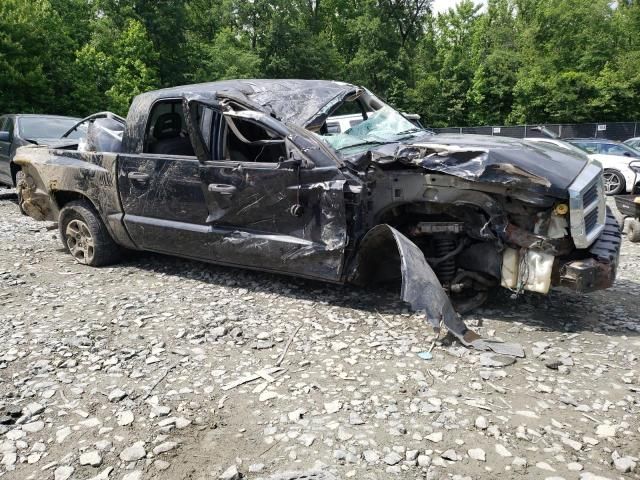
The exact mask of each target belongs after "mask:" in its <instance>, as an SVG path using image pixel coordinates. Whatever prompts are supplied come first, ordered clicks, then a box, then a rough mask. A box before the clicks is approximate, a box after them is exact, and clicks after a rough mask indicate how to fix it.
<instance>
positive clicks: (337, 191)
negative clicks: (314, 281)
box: [185, 101, 347, 281]
mask: <svg viewBox="0 0 640 480" xmlns="http://www.w3.org/2000/svg"><path fill="white" fill-rule="evenodd" d="M185 107H186V110H187V112H188V116H189V119H190V122H191V124H192V125H210V128H209V129H206V128H190V133H191V135H192V140H193V143H194V145H196V153H197V155H198V158H199V160H200V177H201V180H202V190H203V192H204V197H205V199H206V205H207V218H206V222H207V223H208V224H209V225H210V226H211V228H212V231H211V242H210V244H211V248H212V252H211V255H212V258H213V259H214V261H216V262H219V263H224V264H229V265H238V266H245V267H250V268H256V269H261V270H267V271H276V272H282V273H289V274H295V275H299V276H305V277H310V278H318V279H323V280H328V281H339V280H340V276H341V274H342V266H343V257H344V250H345V246H346V243H347V234H346V232H347V230H346V220H345V207H344V198H343V197H344V193H343V187H344V184H345V179H344V176H343V175H342V172H341V171H340V170H339V169H338V168H337V166H336V165H335V164H332V165H323V166H319V165H313V164H312V163H311V162H309V161H308V159H307V158H305V155H304V154H303V153H302V152H301V151H300V150H298V149H297V148H296V146H295V145H294V143H293V142H292V141H291V140H290V139H289V138H288V137H287V133H288V129H287V128H286V127H285V126H284V125H283V124H281V123H280V122H278V121H277V120H275V119H273V118H271V117H268V116H266V115H263V114H261V113H258V112H255V111H249V110H245V111H241V112H237V113H231V112H229V111H228V110H229V109H228V108H225V107H221V106H220V105H216V104H211V103H206V104H205V103H199V102H197V101H190V102H186V105H185ZM223 110H227V111H225V112H223Z"/></svg>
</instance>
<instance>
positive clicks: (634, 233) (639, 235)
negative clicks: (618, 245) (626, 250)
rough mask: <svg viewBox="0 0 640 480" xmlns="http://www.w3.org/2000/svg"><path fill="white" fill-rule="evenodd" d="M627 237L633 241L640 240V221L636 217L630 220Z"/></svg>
mask: <svg viewBox="0 0 640 480" xmlns="http://www.w3.org/2000/svg"><path fill="white" fill-rule="evenodd" d="M628 228H629V230H628V233H627V238H628V239H629V241H631V242H640V221H638V220H636V219H635V218H633V219H631V221H630V222H629V227H628Z"/></svg>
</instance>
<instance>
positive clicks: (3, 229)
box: [0, 191, 640, 480]
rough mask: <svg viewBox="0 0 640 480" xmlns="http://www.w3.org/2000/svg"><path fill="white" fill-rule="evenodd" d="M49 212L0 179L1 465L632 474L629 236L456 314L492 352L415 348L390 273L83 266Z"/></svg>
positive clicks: (81, 471)
mask: <svg viewBox="0 0 640 480" xmlns="http://www.w3.org/2000/svg"><path fill="white" fill-rule="evenodd" d="M50 226H51V224H47V223H38V222H35V221H32V220H31V219H29V218H27V217H23V216H21V215H20V214H19V213H18V211H17V207H16V204H15V200H14V199H13V198H12V196H11V195H10V194H8V192H7V191H4V192H3V191H0V477H3V478H7V479H21V480H22V479H37V480H39V479H55V480H65V479H80V480H86V479H94V480H98V479H100V480H105V479H112V480H140V479H194V480H200V479H218V478H223V479H235V478H241V476H242V477H246V478H249V479H257V478H264V479H267V478H282V479H289V478H297V477H295V476H291V475H282V474H283V473H284V472H310V471H314V472H316V473H315V475H310V476H308V477H306V478H308V479H309V480H322V479H324V480H328V479H332V478H337V479H347V478H356V479H389V478H401V479H405V478H406V479H414V478H427V479H441V478H454V479H467V478H470V479H479V478H504V479H512V478H523V479H524V478H527V479H560V478H564V479H602V478H608V479H629V478H640V465H639V464H640V459H639V458H638V457H640V321H639V319H638V317H639V315H640V313H639V312H640V295H638V292H639V289H640V244H631V243H629V242H627V241H626V240H625V241H624V245H623V252H622V258H621V266H620V269H619V280H618V282H617V284H616V286H615V287H614V288H613V289H611V290H608V291H605V292H598V293H595V294H591V295H577V294H568V293H561V292H554V293H553V294H552V295H551V296H550V297H548V298H545V297H542V296H534V295H530V296H529V295H527V296H523V297H520V298H517V299H514V298H510V296H509V295H508V294H504V295H499V296H498V297H497V298H496V299H494V300H493V301H492V303H490V304H489V305H487V307H486V308H483V309H482V310H480V311H477V312H475V313H474V314H472V315H468V316H466V318H465V320H466V322H467V324H468V325H469V326H471V327H474V328H475V329H476V330H478V331H479V332H480V333H481V334H482V335H484V336H487V337H493V338H499V339H503V340H505V341H509V342H519V343H520V344H522V346H523V347H524V348H525V351H526V355H527V356H526V358H524V359H518V360H517V361H516V362H515V363H513V364H503V363H501V362H495V359H494V358H491V357H489V356H487V355H482V354H480V353H478V352H475V351H471V350H467V349H465V348H463V347H461V346H460V345H458V344H456V343H455V342H453V343H447V342H446V341H445V342H444V343H443V342H438V343H437V345H436V347H435V348H434V349H433V351H432V352H431V353H432V358H429V356H428V355H425V354H424V353H422V352H425V351H427V350H428V349H429V346H430V345H431V343H432V340H433V335H432V332H431V331H430V330H429V329H428V328H426V326H425V325H424V323H423V320H422V319H421V318H420V316H418V315H414V314H411V313H409V312H408V311H407V309H406V308H405V307H404V306H403V305H402V304H401V303H400V302H398V301H397V299H396V295H395V294H394V293H387V292H381V291H364V290H359V289H356V288H350V287H336V286H331V285H324V284H320V283H314V282H308V281H302V280H297V279H291V278H286V277H280V276H275V275H267V274H262V273H255V272H247V271H242V270H235V269H229V268H221V267H216V266H211V265H206V264H201V263H197V262H190V261H183V260H180V259H175V258H169V257H162V256H159V255H150V254H132V255H131V256H129V258H127V259H126V260H125V261H124V262H123V263H122V264H120V265H117V266H114V267H112V268H103V269H92V268H89V267H83V266H81V265H78V264H76V263H74V261H73V260H72V257H71V256H69V255H67V254H65V253H63V251H62V248H61V245H60V242H59V240H58V238H57V236H58V234H57V231H56V230H51V229H48V228H47V227H50ZM291 339H292V340H291ZM289 341H290V342H289ZM288 343H289V345H288V349H287V344H288ZM284 352H286V354H284V355H283V353H284ZM419 354H420V355H419ZM505 363H509V362H505Z"/></svg>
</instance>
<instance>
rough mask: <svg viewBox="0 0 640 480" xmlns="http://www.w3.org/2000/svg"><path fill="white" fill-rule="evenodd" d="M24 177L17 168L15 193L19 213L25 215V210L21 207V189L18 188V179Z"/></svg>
mask: <svg viewBox="0 0 640 480" xmlns="http://www.w3.org/2000/svg"><path fill="white" fill-rule="evenodd" d="M22 179H24V173H22V170H18V171H17V172H16V185H15V187H16V194H17V195H18V208H19V209H20V213H21V214H22V215H27V212H25V211H24V208H22V189H21V188H20V181H21V180H22Z"/></svg>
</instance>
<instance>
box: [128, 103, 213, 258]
mask: <svg viewBox="0 0 640 480" xmlns="http://www.w3.org/2000/svg"><path fill="white" fill-rule="evenodd" d="M145 132H146V133H145V141H144V147H143V151H142V153H139V154H121V155H119V161H118V183H119V189H120V196H121V200H122V204H123V209H124V212H125V216H124V223H125V225H126V227H127V230H128V231H129V234H130V236H131V238H132V240H133V241H134V242H135V243H136V244H137V245H138V246H139V247H141V248H143V249H145V250H152V251H157V252H163V253H171V254H176V255H181V256H185V257H191V258H197V259H204V260H210V259H211V255H210V253H211V247H210V245H208V243H207V242H208V240H209V237H210V235H209V232H210V230H211V227H210V225H209V224H208V223H207V221H206V220H207V216H208V210H207V205H206V202H205V198H204V194H203V191H202V182H201V179H200V162H199V161H198V159H197V157H196V156H195V154H194V151H193V146H192V144H191V140H190V139H189V137H188V135H187V131H186V124H185V120H184V113H183V109H182V100H181V99H179V98H177V99H163V100H161V101H158V102H156V103H155V104H154V105H153V106H152V107H151V111H150V115H149V118H148V124H147V127H146V130H145Z"/></svg>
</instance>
